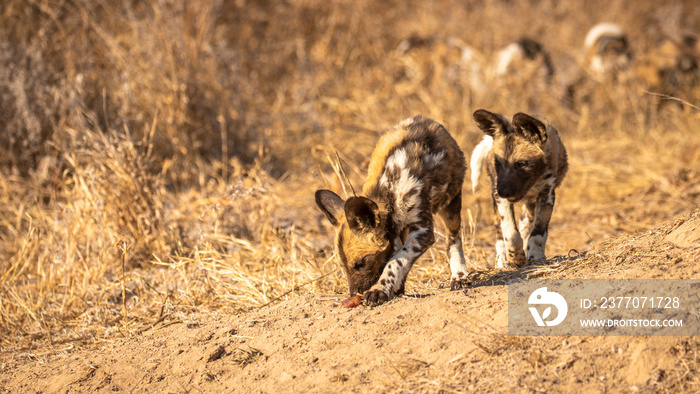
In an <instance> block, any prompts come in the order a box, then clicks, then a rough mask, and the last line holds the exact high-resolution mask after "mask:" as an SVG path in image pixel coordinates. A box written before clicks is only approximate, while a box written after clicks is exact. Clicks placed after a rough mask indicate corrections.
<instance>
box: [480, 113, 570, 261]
mask: <svg viewBox="0 0 700 394" xmlns="http://www.w3.org/2000/svg"><path fill="white" fill-rule="evenodd" d="M474 120H475V121H476V123H477V124H478V125H479V128H480V129H481V130H482V131H483V132H484V133H485V134H486V136H485V137H484V139H483V141H481V143H479V145H477V146H476V148H474V153H472V158H471V166H472V190H476V187H477V185H478V183H479V176H480V175H481V168H482V166H483V164H484V162H485V163H486V172H487V173H488V175H489V178H490V179H491V196H492V197H493V205H494V210H495V211H496V213H497V214H498V219H499V226H500V231H501V238H500V239H499V240H498V241H497V242H496V268H506V267H513V266H522V265H524V264H526V263H527V262H528V261H533V260H539V259H544V258H545V255H544V248H545V243H546V242H547V229H548V227H549V219H550V218H551V216H552V209H553V208H554V189H555V188H556V187H558V186H559V185H560V184H561V181H562V180H563V179H564V175H565V174H566V170H567V168H568V163H567V157H566V149H564V145H563V144H562V142H561V140H560V139H559V134H558V133H557V130H556V129H555V128H554V127H552V126H551V125H549V124H547V125H545V124H544V123H542V122H541V121H539V120H537V119H535V118H533V117H531V116H529V115H526V114H523V113H518V114H516V115H515V116H513V120H512V121H509V120H508V119H507V118H506V117H504V116H503V115H499V114H494V113H491V112H489V111H486V110H483V109H480V110H478V111H476V112H474ZM518 201H522V202H523V203H524V204H525V207H524V209H523V212H522V215H521V218H520V225H519V227H520V231H518V228H517V227H516V225H515V213H514V212H513V204H514V203H516V202H518ZM523 244H525V245H526V247H527V248H526V249H525V250H523ZM526 253H527V258H526Z"/></svg>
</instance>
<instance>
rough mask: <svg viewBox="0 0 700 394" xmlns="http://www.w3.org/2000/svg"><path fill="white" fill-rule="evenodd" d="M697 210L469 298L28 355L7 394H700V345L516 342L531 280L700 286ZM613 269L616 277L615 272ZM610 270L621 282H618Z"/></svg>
mask: <svg viewBox="0 0 700 394" xmlns="http://www.w3.org/2000/svg"><path fill="white" fill-rule="evenodd" d="M699 242H700V211H695V212H693V213H691V214H689V215H687V216H685V217H683V218H679V219H677V220H675V221H673V222H670V223H668V224H666V225H664V226H661V227H659V228H657V229H654V230H652V231H649V232H647V233H645V234H642V235H639V236H636V237H621V238H617V239H614V240H610V241H606V242H604V243H601V244H600V245H597V246H596V247H595V248H593V249H592V250H591V251H589V252H587V253H584V254H581V255H578V256H573V257H566V258H565V257H559V258H555V259H552V260H550V261H549V262H548V264H547V265H545V266H540V267H530V268H529V269H525V270H521V271H506V272H496V271H493V272H490V273H488V272H487V273H482V274H479V275H477V277H476V280H475V282H474V285H473V286H472V287H470V288H468V289H466V290H464V291H453V292H451V291H448V290H438V291H435V292H433V293H430V294H422V295H420V296H416V297H403V298H399V299H395V300H393V301H391V302H389V303H388V304H385V305H382V306H379V307H376V308H367V307H364V306H360V307H357V308H354V309H346V308H342V307H340V301H341V298H342V297H341V296H327V297H324V296H318V295H316V296H300V297H296V298H292V299H289V300H287V301H284V302H281V303H279V304H277V305H273V306H269V307H265V308H261V309H258V310H256V311H253V312H249V313H245V314H241V315H238V316H218V317H211V316H209V317H205V316H202V317H201V318H193V319H192V320H190V321H182V322H177V323H175V324H170V325H168V326H164V327H159V328H154V329H152V330H148V331H146V332H144V333H142V334H141V335H138V336H134V337H131V338H123V339H119V340H116V341H112V342H108V343H104V344H103V345H102V346H99V347H96V348H93V349H82V350H78V351H75V352H71V351H69V350H66V351H64V352H59V353H58V354H53V355H50V356H47V355H44V356H42V355H41V354H24V355H18V360H20V365H19V366H18V367H16V368H13V369H10V370H7V371H6V372H4V373H3V375H2V376H1V377H0V387H2V389H1V390H0V391H3V392H65V393H68V392H71V393H73V392H108V391H128V392H163V393H168V392H173V393H179V392H270V393H272V392H339V391H350V392H377V391H380V392H398V391H414V390H416V391H420V392H452V391H472V390H479V391H482V390H484V391H508V392H513V391H515V392H535V391H554V392H570V391H573V390H583V391H585V392H609V391H612V392H620V391H621V392H636V391H641V392H645V391H657V390H673V391H676V390H697V389H698V388H699V387H700V379H699V378H700V372H699V371H698V369H697V368H698V365H700V364H698V360H697V348H698V345H700V340H699V339H698V337H603V336H600V337H511V336H508V334H507V331H508V330H507V328H508V327H507V320H508V310H507V303H508V293H507V290H508V286H507V283H508V281H509V280H511V279H515V278H518V279H523V278H533V277H536V278H557V279H560V278H565V277H577V278H599V277H618V278H697V277H698V273H699V272H700V267H698V266H697V262H698V258H699V257H700V244H699ZM611 270H613V271H611ZM611 272H612V274H611Z"/></svg>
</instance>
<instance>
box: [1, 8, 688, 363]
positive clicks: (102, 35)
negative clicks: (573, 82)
mask: <svg viewBox="0 0 700 394" xmlns="http://www.w3.org/2000/svg"><path fill="white" fill-rule="evenodd" d="M117 3H119V4H116V3H114V2H108V1H92V2H90V1H83V0H70V1H69V0H59V1H48V0H32V1H28V2H27V1H22V0H10V1H8V2H6V3H5V4H4V5H3V6H1V7H0V37H3V38H2V39H0V49H1V50H0V62H1V63H2V67H0V124H1V125H2V127H3V130H2V134H1V135H0V349H1V352H2V354H3V356H6V355H9V354H13V353H15V352H18V351H24V352H30V353H31V352H37V351H38V350H37V349H44V350H46V349H47V346H48V349H49V351H56V350H61V349H64V348H65V346H74V345H75V344H84V343H92V342H94V341H100V340H105V339H109V338H111V337H113V336H114V335H120V334H121V335H127V334H129V333H134V332H140V331H143V330H148V329H150V328H152V327H154V326H156V325H163V324H168V323H169V322H172V321H178V320H191V319H196V317H197V315H198V314H202V313H217V312H218V311H225V312H227V313H238V312H239V311H245V310H248V309H250V308H255V307H258V306H262V305H266V304H268V303H270V302H273V301H275V300H276V299H279V298H280V297H289V296H293V295H294V294H295V293H299V292H301V293H304V292H312V293H319V294H329V293H333V294H336V293H341V292H344V291H345V290H346V288H345V286H346V284H345V280H344V278H343V276H342V273H341V272H340V271H339V266H338V264H337V263H336V262H335V261H334V260H333V259H332V250H331V248H330V235H329V231H330V229H329V227H328V226H327V225H326V224H325V223H324V222H322V221H321V220H320V219H321V216H320V215H319V213H318V212H317V210H316V208H315V206H313V202H312V198H311V195H312V192H313V191H314V190H315V189H316V188H318V187H331V188H333V189H335V190H337V191H340V190H342V181H340V180H339V178H338V177H337V176H336V174H335V171H334V168H333V162H334V158H335V151H336V150H337V152H338V155H339V157H340V158H341V160H342V161H343V163H344V168H345V171H346V172H347V175H348V177H349V179H350V180H351V182H352V183H353V184H354V185H355V188H356V189H359V185H360V184H361V182H362V177H363V171H364V169H365V168H366V164H367V158H368V156H369V153H370V152H371V149H372V147H373V144H374V142H375V141H376V139H377V136H378V135H379V133H380V132H382V131H383V130H385V129H387V128H389V127H391V126H392V125H393V124H395V123H396V122H398V121H399V120H401V119H403V118H406V117H408V116H411V115H414V114H417V113H422V114H425V115H428V116H431V117H433V118H436V119H438V120H440V121H441V122H442V123H443V124H445V125H446V126H447V128H448V129H449V130H450V131H451V132H452V133H453V134H454V135H455V137H456V139H457V141H458V142H459V143H460V145H461V146H462V147H463V148H464V150H465V151H469V150H471V148H472V147H473V146H474V145H475V143H476V142H477V141H478V139H479V138H480V133H479V132H478V131H477V130H476V129H475V127H473V124H472V121H471V113H472V112H473V111H474V110H475V109H477V108H482V107H483V108H489V109H492V110H495V111H502V112H506V113H510V114H512V113H514V112H517V111H526V112H527V111H538V112H541V113H543V114H545V115H546V116H547V117H548V118H549V120H550V121H551V122H552V123H554V124H555V125H557V127H558V128H559V129H560V131H561V134H562V136H563V139H564V141H565V143H566V145H567V147H568V149H569V152H570V158H571V172H570V174H569V177H568V179H567V180H566V182H565V185H564V187H563V188H562V191H561V193H560V195H559V205H558V206H557V209H556V213H555V218H554V220H553V223H552V228H553V231H552V233H553V235H552V239H551V240H550V244H549V254H550V255H555V254H565V253H566V252H568V251H569V249H572V248H578V249H585V248H587V246H588V244H589V243H590V242H591V240H592V241H600V240H603V239H605V238H606V237H609V236H611V235H615V234H620V233H625V232H635V231H640V230H644V229H649V228H652V227H654V226H655V225H656V224H658V223H659V222H660V221H664V220H668V219H670V218H672V217H674V216H676V215H678V214H680V213H683V212H687V211H689V210H690V209H693V208H694V207H696V206H697V205H698V202H699V201H700V189H698V184H700V182H699V181H700V173H699V172H698V168H700V153H699V152H700V149H698V148H699V145H700V134H699V133H698V126H697V124H698V120H700V115H699V113H698V111H697V108H694V107H692V106H689V105H686V106H679V105H675V104H674V105H664V106H662V107H661V108H660V109H659V106H658V103H659V100H661V99H660V98H659V97H658V96H655V95H652V94H648V93H646V91H647V90H649V89H652V88H650V87H648V86H644V85H642V84H640V83H636V82H635V81H632V82H630V83H626V84H618V85H600V84H595V83H591V84H589V86H587V87H586V89H588V91H587V93H586V95H588V97H589V99H588V100H583V101H581V102H579V103H577V104H576V105H575V106H573V107H566V106H564V105H562V103H561V93H562V92H563V87H562V86H560V85H558V84H555V85H552V86H550V87H542V86H535V85H533V83H534V82H529V83H528V82H524V81H522V80H515V81H510V83H508V84H507V86H497V87H496V88H491V89H488V90H487V91H485V92H481V93H479V92H475V91H474V90H473V89H472V87H471V85H470V81H469V80H468V78H467V77H466V72H467V67H468V66H467V65H465V64H462V63H460V60H459V53H458V52H457V55H455V53H456V52H455V51H456V47H455V44H454V43H458V45H461V46H466V45H470V46H471V47H473V48H475V49H476V50H478V51H479V52H480V53H481V55H480V56H482V57H483V58H489V57H490V56H491V54H492V53H493V52H494V51H495V50H497V49H499V48H500V47H502V46H504V45H505V44H507V43H508V42H510V41H512V40H515V39H517V38H518V37H519V36H521V35H528V36H532V37H536V38H539V39H540V40H541V41H542V42H543V44H544V45H545V46H546V47H547V48H548V49H549V50H550V51H551V52H552V57H553V59H554V63H555V66H557V67H559V66H561V65H565V64H573V66H575V59H576V57H577V56H578V55H579V52H578V51H579V48H580V45H581V43H582V41H583V34H584V32H585V31H586V30H587V29H588V28H589V27H590V26H592V25H593V24H594V23H596V22H598V21H601V20H610V19H614V20H615V21H617V22H618V23H620V24H621V25H623V26H624V27H625V28H626V29H627V30H628V31H629V32H630V34H631V44H632V46H633V49H634V50H635V53H638V54H641V53H644V52H645V51H647V50H648V49H649V48H651V47H653V46H654V44H655V43H656V38H655V36H654V34H657V33H658V32H665V33H667V34H678V33H681V32H682V31H685V30H690V31H693V30H694V31H698V30H699V27H700V10H698V8H697V7H696V6H694V3H693V2H687V3H686V4H682V3H678V2H675V1H673V2H671V1H669V2H665V3H664V4H658V2H656V1H634V2H629V4H623V3H621V4H617V3H616V4H609V2H603V1H601V2H595V4H593V3H586V4H587V5H588V6H587V7H586V8H584V9H577V7H579V6H578V5H576V4H575V3H572V4H568V3H562V4H556V3H549V2H532V3H530V2H527V3H526V2H522V3H517V4H510V3H511V2H500V1H488V2H464V3H453V2H449V1H438V2H427V3H426V2H420V1H416V2H404V1H397V2H394V1H389V2H382V3H376V2H370V1H337V2H323V1H317V0H306V1H299V2H292V3H285V2H276V1H271V2H257V1H245V0H241V1H235V2H223V1H214V0H211V1H201V2H197V3H196V5H195V4H194V3H192V4H190V3H187V5H183V4H185V3H182V2H174V1H169V0H160V1H154V2H150V3H149V2H145V3H144V2H117ZM115 4H116V5H115ZM652 10H653V12H651V11H652ZM525 17H527V20H528V23H527V24H523V23H521V22H520V21H521V19H522V18H525ZM410 37H419V38H429V39H430V40H432V41H430V42H429V43H428V44H427V45H425V46H420V47H417V48H415V49H412V50H410V51H408V52H406V53H402V52H401V51H397V48H398V47H399V45H400V44H401V42H402V41H404V40H406V39H408V38H410ZM562 67H563V66H562ZM491 82H493V81H491ZM494 86H495V85H494ZM652 90H653V89H652ZM674 93H675V94H676V95H677V97H679V98H681V99H683V100H686V101H687V102H689V103H691V104H695V105H698V104H699V103H700V89H698V88H697V87H696V86H694V85H687V86H684V87H683V88H682V89H680V90H677V91H675V92H674ZM329 158H330V159H329ZM464 206H465V210H464V212H465V219H464V224H465V234H466V239H467V242H466V243H465V244H466V248H467V250H466V251H467V254H468V255H469V257H470V258H471V259H472V261H473V262H474V265H475V266H484V265H485V264H486V261H487V258H488V255H489V254H490V253H491V249H492V246H493V238H494V232H493V229H492V226H491V221H490V210H491V207H490V201H489V200H488V198H487V197H486V196H485V195H484V194H483V193H482V194H477V195H474V196H472V195H470V194H468V197H466V198H465V202H464ZM568 218H574V219H573V220H570V219H568ZM436 259H437V260H438V264H432V263H431V262H423V263H420V264H419V265H418V266H416V267H415V268H414V270H413V271H412V274H411V277H410V283H409V285H408V286H407V288H408V289H409V291H413V292H423V291H426V290H429V289H434V288H435V287H437V286H438V285H439V284H440V283H441V282H442V281H444V280H446V279H447V278H448V272H446V270H447V264H444V263H443V261H444V252H443V251H442V248H433V249H431V252H430V253H429V256H427V258H426V260H436Z"/></svg>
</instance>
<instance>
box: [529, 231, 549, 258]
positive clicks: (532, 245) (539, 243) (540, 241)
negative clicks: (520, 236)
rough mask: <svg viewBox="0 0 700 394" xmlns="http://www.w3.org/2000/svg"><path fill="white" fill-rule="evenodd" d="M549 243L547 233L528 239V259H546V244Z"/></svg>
mask: <svg viewBox="0 0 700 394" xmlns="http://www.w3.org/2000/svg"><path fill="white" fill-rule="evenodd" d="M546 243H547V234H546V233H545V234H544V235H534V236H532V237H530V239H529V240H528V241H527V259H528V261H531V260H541V259H544V258H545V257H544V246H545V244H546Z"/></svg>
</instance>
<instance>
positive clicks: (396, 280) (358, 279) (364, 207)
mask: <svg viewBox="0 0 700 394" xmlns="http://www.w3.org/2000/svg"><path fill="white" fill-rule="evenodd" d="M465 172H466V163H465V159H464V154H463V153H462V151H461V150H460V149H459V146H457V143H456V142H455V140H454V139H452V137H451V136H450V134H449V133H448V132H447V130H445V128H444V127H443V126H442V125H441V124H439V123H437V122H435V121H433V120H431V119H428V118H425V117H422V116H417V117H415V118H410V119H407V120H404V121H403V122H401V123H399V124H398V125H397V126H395V127H394V129H393V130H391V131H389V132H388V133H386V134H384V135H383V136H382V137H381V138H380V140H379V143H378V144H377V146H376V148H375V149H374V152H373V153H372V158H371V159H370V163H369V171H368V174H367V180H366V182H365V185H364V187H363V189H362V195H363V196H362V197H350V198H348V199H347V201H345V200H343V199H342V198H341V197H340V196H338V195H337V194H335V193H333V192H332V191H330V190H318V191H317V192H316V204H318V207H319V208H320V209H321V211H323V213H324V214H325V215H326V217H327V218H328V220H329V221H330V222H331V223H332V224H333V225H334V226H335V227H336V233H337V234H336V240H335V247H336V250H337V253H338V256H340V260H341V263H342V265H343V268H344V270H345V273H346V274H347V277H348V284H349V287H350V295H354V294H357V293H364V294H363V300H364V302H365V304H367V305H378V304H381V303H384V302H386V301H388V300H390V299H392V298H393V297H394V296H395V295H397V294H402V293H403V291H404V283H405V281H406V276H407V275H408V271H409V270H410V269H411V266H412V265H413V263H414V262H415V261H416V259H418V257H420V256H421V255H422V254H423V253H424V252H425V251H426V250H427V249H428V248H429V247H430V246H431V245H432V244H433V243H434V242H435V235H434V234H433V213H438V214H440V216H441V217H442V219H443V220H444V222H445V224H446V226H447V230H448V237H447V251H448V255H449V259H450V269H451V271H452V276H451V283H450V285H451V288H452V289H453V290H454V289H459V288H461V287H462V285H466V283H467V276H468V273H467V267H466V265H465V260H464V252H463V250H462V240H461V238H460V226H461V217H460V211H461V208H462V183H463V181H464V174H465Z"/></svg>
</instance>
